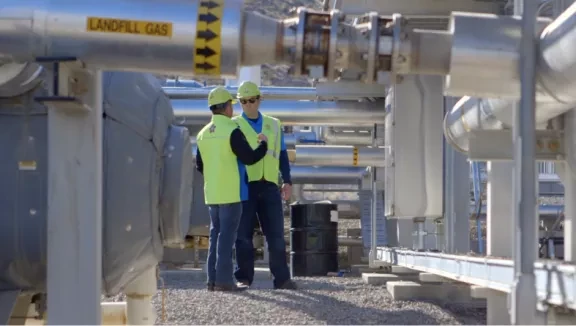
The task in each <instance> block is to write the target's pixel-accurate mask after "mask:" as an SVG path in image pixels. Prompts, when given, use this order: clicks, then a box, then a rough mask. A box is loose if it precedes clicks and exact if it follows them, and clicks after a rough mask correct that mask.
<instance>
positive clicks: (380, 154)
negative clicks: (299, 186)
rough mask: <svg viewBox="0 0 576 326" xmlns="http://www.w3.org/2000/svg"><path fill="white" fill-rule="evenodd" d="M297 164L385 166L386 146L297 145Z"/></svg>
mask: <svg viewBox="0 0 576 326" xmlns="http://www.w3.org/2000/svg"><path fill="white" fill-rule="evenodd" d="M295 164H297V165H312V166H362V167H367V166H375V167H384V166H385V164H386V151H385V149H384V148H373V147H355V146H313V145H296V155H295Z"/></svg>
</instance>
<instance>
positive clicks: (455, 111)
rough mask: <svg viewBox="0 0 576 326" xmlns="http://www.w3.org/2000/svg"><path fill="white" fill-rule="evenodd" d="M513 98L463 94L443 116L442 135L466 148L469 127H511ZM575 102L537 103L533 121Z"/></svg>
mask: <svg viewBox="0 0 576 326" xmlns="http://www.w3.org/2000/svg"><path fill="white" fill-rule="evenodd" d="M514 105H515V102H514V101H510V100H504V99H480V98H475V97H469V96H464V97H462V98H461V99H460V100H459V101H458V102H457V103H456V105H454V107H453V108H452V110H451V111H450V112H448V113H447V114H446V117H445V118H444V135H445V136H446V140H447V141H448V142H449V143H450V144H451V145H452V146H454V148H455V149H456V150H458V151H460V152H462V153H467V152H468V144H469V138H468V136H469V132H470V131H471V130H479V129H481V130H494V129H502V128H512V121H513V113H514ZM575 106H576V105H574V104H563V103H558V102H550V101H546V102H538V103H536V122H537V124H539V125H540V124H543V123H545V122H546V121H548V120H550V119H553V118H554V117H557V116H559V115H561V114H563V113H565V112H567V111H569V110H570V109H572V108H573V107H575Z"/></svg>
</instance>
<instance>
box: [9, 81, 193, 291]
mask: <svg viewBox="0 0 576 326" xmlns="http://www.w3.org/2000/svg"><path fill="white" fill-rule="evenodd" d="M103 79H104V98H105V99H104V110H105V116H104V207H103V218H104V230H103V261H102V263H103V280H104V290H105V292H106V293H107V294H115V293H117V292H119V291H120V290H122V288H123V287H124V286H125V285H126V284H127V283H129V282H130V281H132V280H133V279H134V278H135V277H137V276H138V275H139V274H140V273H141V272H142V271H144V270H145V269H148V268H150V267H153V266H154V265H156V264H157V263H158V261H159V260H160V259H161V258H162V253H163V248H162V242H163V239H162V236H161V231H160V224H161V223H162V224H163V227H162V229H163V231H164V233H166V232H172V234H165V235H167V236H169V238H170V239H171V240H170V241H172V242H177V236H175V235H174V234H182V236H183V234H184V233H185V231H186V230H187V229H188V225H187V223H189V219H188V217H189V214H190V212H189V209H190V200H191V192H190V190H189V189H188V188H189V186H188V185H191V175H192V174H191V171H187V170H186V169H185V168H184V163H186V164H188V166H189V164H190V163H189V162H190V161H191V155H188V156H187V155H186V154H184V152H187V153H190V152H191V150H190V148H189V147H187V146H189V144H188V143H189V142H187V141H182V140H183V139H186V137H187V132H186V131H184V130H182V129H179V127H175V126H171V123H172V122H173V119H174V116H173V111H172V107H171V105H170V101H169V100H168V98H167V97H166V96H165V95H164V93H163V92H162V89H161V86H160V83H159V81H158V80H157V79H156V78H155V77H153V76H152V75H149V74H141V73H127V72H107V73H104V77H103ZM34 92H35V94H25V95H24V96H21V97H16V98H8V99H0V149H1V152H0V223H1V224H0V248H1V252H0V291H1V290H12V289H23V290H31V291H38V292H41V291H44V290H45V286H46V218H47V215H46V210H47V209H46V205H47V200H46V198H47V166H46V165H47V141H46V139H47V111H46V108H45V107H44V106H43V105H41V104H39V103H36V102H34V99H33V98H34V96H38V95H44V94H45V90H43V89H40V88H37V89H35V90H34ZM169 135H170V138H171V140H169V139H168V138H169ZM186 144H188V145H186ZM168 152H172V153H174V155H173V156H172V157H176V160H180V163H178V162H170V163H168V164H166V163H165V159H166V154H167V153H168ZM22 161H35V162H36V169H34V170H26V169H21V168H19V164H18V162H22ZM178 177H180V178H182V180H181V181H180V182H177V181H175V178H178ZM164 181H166V184H165V185H162V182H164ZM182 184H184V185H183V186H182ZM166 186H169V187H175V188H176V189H177V190H172V191H171V192H164V195H162V194H161V189H162V188H163V187H166ZM187 187H188V188H187ZM186 196H188V199H187V198H186ZM161 198H162V201H164V205H165V206H168V207H169V209H165V210H163V211H162V212H161V211H160V209H159V204H160V201H161ZM171 200H174V201H175V202H169V201H171ZM182 217H186V218H185V219H184V221H182ZM161 219H162V221H161ZM171 222H172V223H173V225H170V223H171ZM181 228H185V230H184V231H182V230H181ZM62 268H66V266H62Z"/></svg>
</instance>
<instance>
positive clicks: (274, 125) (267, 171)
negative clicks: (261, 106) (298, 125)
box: [233, 113, 282, 184]
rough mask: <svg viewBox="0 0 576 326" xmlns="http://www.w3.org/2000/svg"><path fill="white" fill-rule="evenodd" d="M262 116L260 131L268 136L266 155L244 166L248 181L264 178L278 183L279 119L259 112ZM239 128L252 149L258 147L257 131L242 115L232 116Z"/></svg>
mask: <svg viewBox="0 0 576 326" xmlns="http://www.w3.org/2000/svg"><path fill="white" fill-rule="evenodd" d="M260 115H261V118H262V133H263V134H264V135H266V137H268V151H267V152H266V156H264V158H263V159H262V160H260V161H259V162H258V163H256V164H253V165H249V166H247V167H246V171H247V172H248V181H250V182H252V181H259V180H262V179H264V180H266V181H270V182H273V183H275V184H278V181H279V174H280V150H281V144H280V141H281V139H282V138H281V134H280V133H281V132H282V131H281V130H280V127H281V125H280V120H278V119H276V118H273V117H270V116H267V115H265V114H262V113H260ZM233 120H234V121H236V123H238V126H240V130H242V132H243V133H244V136H246V139H247V140H248V143H249V144H250V146H252V148H253V149H255V148H257V147H258V133H257V132H256V131H255V130H254V128H252V125H250V122H249V121H248V120H246V118H244V116H242V115H240V116H236V117H234V118H233Z"/></svg>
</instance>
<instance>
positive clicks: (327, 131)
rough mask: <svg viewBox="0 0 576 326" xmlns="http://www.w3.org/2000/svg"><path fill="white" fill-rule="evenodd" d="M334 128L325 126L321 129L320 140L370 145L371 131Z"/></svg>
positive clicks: (332, 143) (333, 142)
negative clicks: (338, 129) (349, 130)
mask: <svg viewBox="0 0 576 326" xmlns="http://www.w3.org/2000/svg"><path fill="white" fill-rule="evenodd" d="M334 129H335V128H332V127H327V128H323V130H322V136H321V138H322V140H323V141H325V142H326V144H329V145H353V146H354V145H358V146H360V145H364V146H369V145H372V141H373V140H372V133H371V132H357V131H355V132H348V131H335V130H334Z"/></svg>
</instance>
